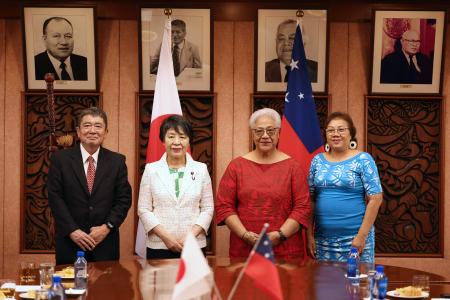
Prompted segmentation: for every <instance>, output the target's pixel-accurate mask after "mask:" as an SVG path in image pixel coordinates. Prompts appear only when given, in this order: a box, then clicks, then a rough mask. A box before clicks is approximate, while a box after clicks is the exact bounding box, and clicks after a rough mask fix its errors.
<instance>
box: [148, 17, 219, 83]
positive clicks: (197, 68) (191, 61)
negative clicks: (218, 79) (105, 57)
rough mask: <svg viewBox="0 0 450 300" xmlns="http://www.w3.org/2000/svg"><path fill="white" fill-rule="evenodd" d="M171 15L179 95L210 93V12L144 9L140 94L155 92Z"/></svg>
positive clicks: (174, 62) (172, 46) (174, 63)
mask: <svg viewBox="0 0 450 300" xmlns="http://www.w3.org/2000/svg"><path fill="white" fill-rule="evenodd" d="M165 13H171V15H170V17H171V23H172V24H171V25H172V42H171V53H172V60H173V68H174V74H175V78H176V83H177V87H178V90H179V91H210V90H211V86H212V84H211V61H212V60H211V51H210V49H211V14H210V9H181V8H172V9H163V8H142V9H141V16H140V17H141V21H140V46H141V47H140V62H141V63H140V65H141V90H142V91H153V90H154V89H155V83H156V75H157V73H158V65H159V61H160V59H159V58H160V53H161V42H162V36H163V29H164V26H165V25H164V24H165V22H166V20H167V18H168V16H167V15H166V14H165Z"/></svg>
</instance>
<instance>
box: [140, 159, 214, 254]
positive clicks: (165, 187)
mask: <svg viewBox="0 0 450 300" xmlns="http://www.w3.org/2000/svg"><path fill="white" fill-rule="evenodd" d="M180 188H181V189H180V193H179V196H178V198H177V197H176V195H175V181H174V179H173V177H172V176H170V174H169V166H168V165H167V161H166V154H165V153H164V155H163V156H162V157H161V159H160V160H159V161H156V162H153V163H149V164H147V165H146V166H145V171H144V175H143V176H142V180H141V187H140V189H139V200H138V216H139V218H140V219H141V221H142V224H143V225H144V229H145V232H146V233H147V247H148V248H152V249H167V246H166V245H165V244H164V242H163V241H162V240H161V239H160V238H159V237H158V236H157V235H156V234H154V233H151V230H152V229H153V228H154V227H155V226H157V225H159V224H161V225H162V226H163V227H164V228H165V229H166V230H167V231H168V232H169V233H170V234H172V235H173V236H174V237H175V238H176V239H177V240H178V239H184V237H185V236H186V234H187V233H188V232H189V231H190V230H191V228H192V226H193V225H194V224H197V225H199V226H201V227H202V228H203V229H204V230H205V232H208V228H209V225H210V224H211V220H212V217H213V213H214V201H213V193H212V186H211V178H210V177H209V173H208V169H207V167H206V164H204V163H201V162H198V161H195V160H193V159H192V157H191V156H190V155H189V154H186V167H185V170H184V176H183V179H182V182H181V187H180ZM149 232H150V234H149ZM197 241H198V243H199V246H200V247H201V248H203V247H205V246H206V236H205V234H204V233H200V234H199V235H198V236H197Z"/></svg>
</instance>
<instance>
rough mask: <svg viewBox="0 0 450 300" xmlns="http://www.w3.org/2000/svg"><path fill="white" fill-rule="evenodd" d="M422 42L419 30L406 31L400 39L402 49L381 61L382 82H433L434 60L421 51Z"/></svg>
mask: <svg viewBox="0 0 450 300" xmlns="http://www.w3.org/2000/svg"><path fill="white" fill-rule="evenodd" d="M420 43H421V40H420V35H419V33H418V32H417V31H414V30H407V31H405V32H404V33H403V34H402V37H401V39H400V44H401V49H396V50H395V51H394V52H392V53H390V54H388V55H386V56H385V57H384V58H383V59H382V61H381V71H380V83H403V84H407V83H411V84H431V83H432V76H433V62H432V60H431V59H430V58H428V56H426V55H425V54H423V53H420ZM398 48H400V47H398Z"/></svg>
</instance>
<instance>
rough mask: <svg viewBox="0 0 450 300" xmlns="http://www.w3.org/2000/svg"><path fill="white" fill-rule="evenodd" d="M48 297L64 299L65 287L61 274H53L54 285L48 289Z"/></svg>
mask: <svg viewBox="0 0 450 300" xmlns="http://www.w3.org/2000/svg"><path fill="white" fill-rule="evenodd" d="M48 299H49V300H64V299H65V294H64V288H63V286H62V285H61V276H59V275H53V277H52V285H51V286H50V288H49V289H48Z"/></svg>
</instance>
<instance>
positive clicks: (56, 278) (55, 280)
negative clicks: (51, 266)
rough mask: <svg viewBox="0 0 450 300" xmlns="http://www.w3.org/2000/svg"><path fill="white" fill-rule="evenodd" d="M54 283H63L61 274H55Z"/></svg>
mask: <svg viewBox="0 0 450 300" xmlns="http://www.w3.org/2000/svg"><path fill="white" fill-rule="evenodd" d="M52 282H53V283H61V276H59V275H53V280H52Z"/></svg>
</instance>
